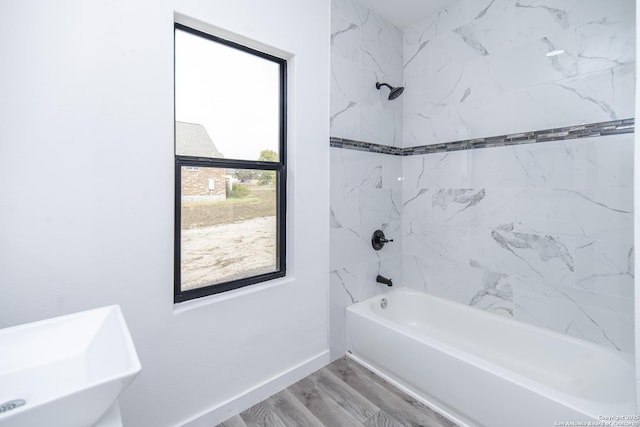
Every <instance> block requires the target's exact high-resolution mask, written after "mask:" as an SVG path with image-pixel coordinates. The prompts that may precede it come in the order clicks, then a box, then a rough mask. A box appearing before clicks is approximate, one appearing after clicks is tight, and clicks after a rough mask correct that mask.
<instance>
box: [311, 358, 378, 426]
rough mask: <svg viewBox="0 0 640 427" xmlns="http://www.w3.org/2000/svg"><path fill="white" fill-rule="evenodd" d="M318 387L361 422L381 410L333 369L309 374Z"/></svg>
mask: <svg viewBox="0 0 640 427" xmlns="http://www.w3.org/2000/svg"><path fill="white" fill-rule="evenodd" d="M309 377H310V378H311V379H312V380H313V381H314V382H315V383H316V384H317V385H318V387H319V388H320V389H321V390H322V391H323V392H324V393H325V394H327V395H328V396H330V397H331V398H332V399H333V400H335V401H336V402H337V403H338V404H339V405H340V406H341V407H343V408H344V409H345V410H346V411H347V412H349V413H350V414H351V415H352V416H353V417H354V418H356V419H357V420H358V421H360V422H364V421H366V420H367V419H369V418H370V417H371V416H372V415H373V414H375V413H376V412H379V411H380V408H378V407H377V406H376V405H374V404H373V403H372V402H370V401H369V400H367V399H366V398H365V397H363V396H362V395H361V394H360V393H358V392H357V391H356V390H354V389H353V388H352V387H350V386H349V385H347V384H346V383H345V382H344V381H342V380H341V379H340V378H338V377H337V376H335V375H334V374H333V373H331V371H329V370H328V369H326V368H323V369H321V370H319V371H317V372H315V373H313V374H311V375H310V376H309Z"/></svg>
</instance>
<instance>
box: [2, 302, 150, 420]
mask: <svg viewBox="0 0 640 427" xmlns="http://www.w3.org/2000/svg"><path fill="white" fill-rule="evenodd" d="M140 369H141V367H140V361H139V360H138V355H137V354H136V350H135V348H134V346H133V341H132V340H131V335H130V334H129V330H128V329H127V325H126V323H125V321H124V317H123V316H122V311H120V307H119V306H117V305H112V306H109V307H102V308H97V309H94V310H88V311H83V312H80V313H75V314H70V315H67V316H61V317H55V318H53V319H47V320H42V321H39V322H33V323H27V324H24V325H20V326H14V327H11V328H6V329H2V330H0V426H1V427H32V426H33V427H36V426H47V427H57V426H59V427H90V426H93V425H94V424H95V423H96V422H97V421H98V420H99V419H100V418H101V417H102V415H103V414H105V412H107V410H109V409H110V408H111V407H112V406H113V405H114V403H115V402H116V400H117V398H118V395H119V394H120V393H121V392H122V391H123V390H124V389H125V388H126V387H127V385H129V383H130V382H131V381H132V380H133V379H134V378H135V376H136V375H137V374H138V372H140ZM11 408H13V409H11Z"/></svg>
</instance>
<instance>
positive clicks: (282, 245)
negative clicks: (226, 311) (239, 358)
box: [173, 22, 287, 303]
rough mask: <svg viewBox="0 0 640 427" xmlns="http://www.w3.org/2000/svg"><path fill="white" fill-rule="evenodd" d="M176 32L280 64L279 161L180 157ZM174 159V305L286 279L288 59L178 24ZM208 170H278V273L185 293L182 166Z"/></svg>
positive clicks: (175, 28) (175, 25)
mask: <svg viewBox="0 0 640 427" xmlns="http://www.w3.org/2000/svg"><path fill="white" fill-rule="evenodd" d="M176 30H181V31H185V32H188V33H191V34H193V35H196V36H200V37H203V38H205V39H208V40H211V41H213V42H216V43H221V44H223V45H225V46H228V47H232V48H235V49H238V50H240V51H243V52H246V53H250V54H253V55H256V56H258V57H260V58H263V59H266V60H269V61H272V62H275V63H277V64H278V65H279V66H280V106H279V110H280V130H279V131H280V138H279V139H280V140H279V147H278V148H279V152H278V162H261V161H253V160H238V159H226V158H203V157H192V156H180V155H177V154H175V153H176V148H175V147H176V146H175V144H176V140H175V133H176V132H175V123H176V121H175V53H176V51H175V33H176ZM173 53H174V72H173V78H174V85H173V87H174V121H173V122H174V156H175V217H174V219H175V223H174V303H180V302H184V301H188V300H192V299H195V298H202V297H205V296H209V295H214V294H219V293H222V292H227V291H231V290H234V289H239V288H242V287H245V286H249V285H255V284H258V283H262V282H266V281H268V280H272V279H276V278H280V277H284V276H286V224H287V221H286V213H287V200H286V199H287V168H286V159H287V153H286V148H287V60H286V59H283V58H279V57H276V56H273V55H270V54H268V53H264V52H261V51H259V50H255V49H252V48H250V47H247V46H244V45H241V44H238V43H235V42H232V41H230V40H226V39H223V38H220V37H217V36H214V35H211V34H209V33H205V32H202V31H200V30H196V29H194V28H191V27H187V26H186V25H183V24H179V23H177V22H176V23H174V50H173ZM183 166H192V167H204V168H223V169H254V170H262V171H274V172H275V175H276V218H277V220H276V227H277V230H276V240H277V241H276V248H277V253H276V271H274V272H271V273H266V274H261V275H257V276H250V277H245V278H242V279H237V280H232V281H229V282H221V283H216V284H211V285H208V286H203V287H199V288H195V289H189V290H182V283H181V228H182V219H181V209H182V195H181V189H182V176H181V175H182V174H181V172H182V167H183Z"/></svg>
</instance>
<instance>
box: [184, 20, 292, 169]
mask: <svg viewBox="0 0 640 427" xmlns="http://www.w3.org/2000/svg"><path fill="white" fill-rule="evenodd" d="M175 75H176V120H178V121H182V122H190V123H199V124H202V125H203V126H204V127H205V129H206V130H207V132H208V133H209V136H211V139H212V140H213V142H214V143H215V145H216V147H217V148H218V151H220V152H221V153H222V154H223V155H224V156H225V157H226V158H232V159H243V160H257V159H258V157H259V155H260V151H262V150H265V149H269V150H273V151H276V152H278V139H279V117H278V114H279V89H280V88H279V81H280V77H279V64H277V63H275V62H272V61H268V60H265V59H263V58H260V57H257V56H255V55H251V54H248V53H245V52H242V51H240V50H237V49H234V48H231V47H227V46H225V45H222V44H220V43H216V42H212V41H210V40H208V39H204V38H202V37H198V36H195V35H192V34H190V33H187V32H185V31H181V30H176V74H175Z"/></svg>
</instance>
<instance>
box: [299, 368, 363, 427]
mask: <svg viewBox="0 0 640 427" xmlns="http://www.w3.org/2000/svg"><path fill="white" fill-rule="evenodd" d="M289 391H291V394H293V395H294V396H295V397H296V399H298V400H299V401H300V402H302V404H303V405H304V406H305V407H306V408H307V409H308V410H309V411H310V412H311V413H312V414H313V415H315V417H316V418H317V419H318V420H320V422H321V423H322V424H324V425H325V426H354V427H362V426H363V424H362V422H360V420H358V419H356V418H354V417H353V416H352V415H351V414H350V413H349V412H347V411H346V410H345V409H344V408H343V407H342V406H340V404H339V403H338V402H336V401H335V400H334V399H332V398H331V396H329V395H328V394H327V393H326V392H325V391H324V390H322V388H320V387H318V384H317V383H316V382H315V381H313V380H312V379H311V377H307V378H304V379H302V380H301V381H298V382H297V383H295V384H294V385H292V386H291V387H289ZM363 421H365V420H363Z"/></svg>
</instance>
